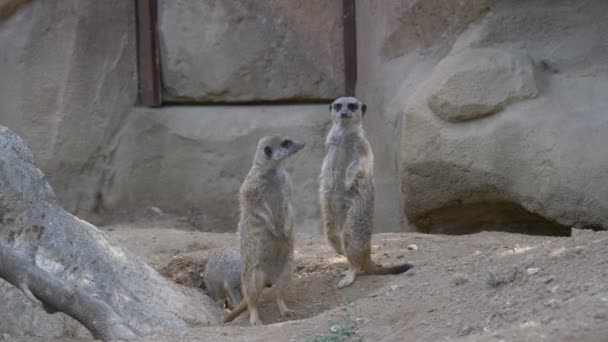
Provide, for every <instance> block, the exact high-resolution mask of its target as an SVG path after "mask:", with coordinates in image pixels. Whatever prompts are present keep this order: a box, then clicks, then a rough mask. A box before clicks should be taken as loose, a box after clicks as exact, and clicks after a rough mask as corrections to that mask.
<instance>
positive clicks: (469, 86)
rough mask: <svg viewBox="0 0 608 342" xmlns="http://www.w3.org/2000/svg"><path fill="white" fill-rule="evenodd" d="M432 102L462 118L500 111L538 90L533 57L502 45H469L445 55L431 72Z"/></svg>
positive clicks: (446, 114) (442, 113)
mask: <svg viewBox="0 0 608 342" xmlns="http://www.w3.org/2000/svg"><path fill="white" fill-rule="evenodd" d="M429 83H431V85H430V87H431V90H430V92H431V94H430V96H429V98H428V106H429V107H430V108H431V110H433V112H435V114H437V115H438V116H439V117H440V118H442V119H444V120H446V121H450V122H459V121H466V120H473V119H477V118H480V117H482V116H486V115H489V114H493V113H496V112H498V111H500V110H501V109H502V108H504V107H505V106H507V105H509V104H511V103H513V102H516V101H519V100H524V99H529V98H532V97H534V96H536V95H537V94H538V87H537V84H536V78H535V71H534V65H533V64H532V60H531V59H530V58H528V57H527V56H525V55H522V54H519V53H518V54H514V53H510V52H507V51H502V50H498V49H491V48H484V49H466V50H463V51H461V52H459V53H457V54H455V55H449V56H447V57H446V58H444V59H443V60H442V61H441V62H440V63H439V64H438V65H437V66H436V67H435V69H434V70H433V74H432V75H431V80H430V81H429Z"/></svg>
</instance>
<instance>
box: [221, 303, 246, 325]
mask: <svg viewBox="0 0 608 342" xmlns="http://www.w3.org/2000/svg"><path fill="white" fill-rule="evenodd" d="M245 310H247V301H246V300H241V303H240V304H239V306H237V307H236V308H234V310H232V311H230V313H229V314H228V316H226V318H225V319H224V323H228V322H231V321H232V320H233V319H235V318H237V317H239V315H240V314H242V313H243V312H244V311H245Z"/></svg>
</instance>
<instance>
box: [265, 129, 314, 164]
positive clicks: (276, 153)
mask: <svg viewBox="0 0 608 342" xmlns="http://www.w3.org/2000/svg"><path fill="white" fill-rule="evenodd" d="M304 145H305V144H304V143H303V142H300V141H296V140H293V139H291V138H288V137H282V136H266V137H263V138H261V139H260V141H259V142H258V148H257V151H256V155H255V161H256V164H258V165H263V164H274V163H278V162H281V161H282V160H284V159H286V158H287V157H289V156H291V155H293V154H295V153H296V152H298V151H299V150H301V149H302V148H303V147H304Z"/></svg>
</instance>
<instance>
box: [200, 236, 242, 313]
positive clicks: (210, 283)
mask: <svg viewBox="0 0 608 342" xmlns="http://www.w3.org/2000/svg"><path fill="white" fill-rule="evenodd" d="M203 281H204V282H205V288H206V289H207V292H208V293H209V296H210V297H211V298H213V300H214V301H216V302H218V301H222V304H223V305H224V307H225V308H228V309H232V308H234V307H235V306H237V305H239V303H240V302H241V252H240V251H239V249H238V248H235V247H228V248H220V249H217V250H215V251H214V252H213V254H211V256H210V257H209V260H208V261H207V264H206V265H205V270H204V272H203Z"/></svg>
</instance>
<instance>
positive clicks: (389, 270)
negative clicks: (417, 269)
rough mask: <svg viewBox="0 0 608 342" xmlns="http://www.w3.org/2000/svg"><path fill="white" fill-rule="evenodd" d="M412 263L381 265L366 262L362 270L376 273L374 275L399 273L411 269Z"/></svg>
mask: <svg viewBox="0 0 608 342" xmlns="http://www.w3.org/2000/svg"><path fill="white" fill-rule="evenodd" d="M413 267H414V265H411V264H401V265H395V266H382V265H376V264H374V263H373V262H369V263H367V265H366V266H365V267H363V270H364V271H365V272H367V273H368V274H376V275H384V274H401V273H404V272H406V271H408V270H410V269H412V268H413Z"/></svg>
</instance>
